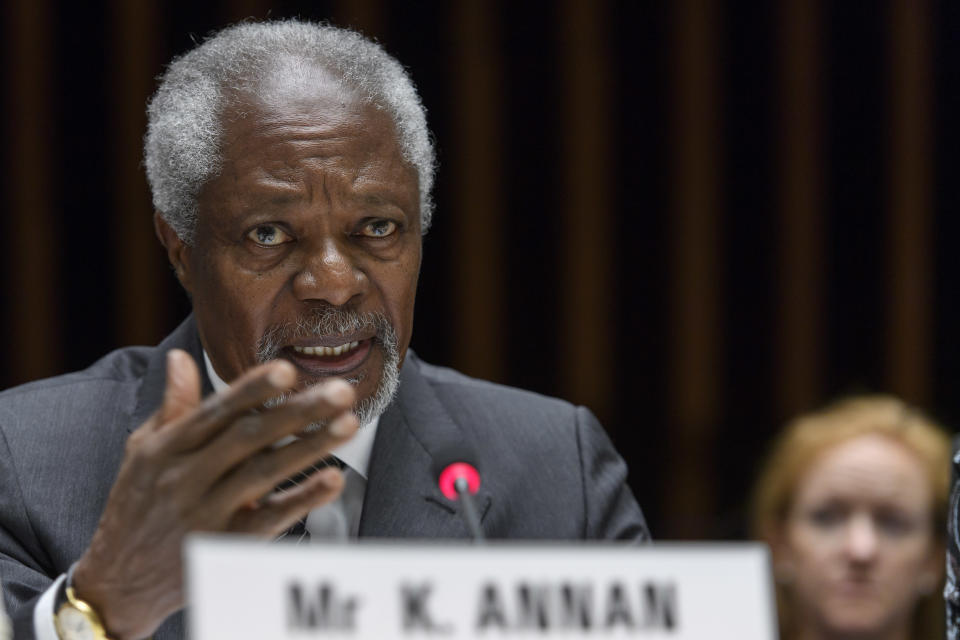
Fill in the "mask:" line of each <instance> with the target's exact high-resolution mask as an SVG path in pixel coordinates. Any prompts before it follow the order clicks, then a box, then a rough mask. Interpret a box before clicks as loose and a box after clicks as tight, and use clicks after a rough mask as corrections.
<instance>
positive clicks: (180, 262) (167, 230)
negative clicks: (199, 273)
mask: <svg viewBox="0 0 960 640" xmlns="http://www.w3.org/2000/svg"><path fill="white" fill-rule="evenodd" d="M153 228H154V230H155V231H156V232H157V238H158V239H159V240H160V244H162V245H163V247H164V248H165V249H166V250H167V259H168V260H170V266H171V267H173V271H174V273H176V274H177V280H179V281H180V284H181V285H183V288H184V289H186V290H187V293H189V294H192V293H193V291H192V289H191V282H190V269H189V266H190V261H189V258H190V245H188V244H187V243H185V242H184V241H183V240H182V239H181V238H180V236H179V235H177V232H176V231H174V230H173V227H171V226H170V224H169V223H168V222H167V221H166V220H164V219H163V216H162V215H160V212H159V211H156V212H154V214H153Z"/></svg>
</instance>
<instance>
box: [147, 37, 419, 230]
mask: <svg viewBox="0 0 960 640" xmlns="http://www.w3.org/2000/svg"><path fill="white" fill-rule="evenodd" d="M303 62H308V63H312V64H316V65H318V66H320V67H321V68H322V69H324V70H326V71H328V72H330V73H332V74H333V75H335V76H336V77H337V78H339V79H341V81H342V82H343V83H344V85H346V87H348V88H349V89H352V90H353V92H355V93H356V94H357V95H358V96H360V99H361V100H363V101H364V102H366V103H368V104H372V105H374V106H375V107H377V108H379V109H383V110H384V111H385V112H386V113H388V114H389V115H390V117H391V118H392V119H393V122H394V125H395V128H396V132H397V138H398V143H399V145H400V151H401V153H402V154H403V157H404V159H405V160H406V161H407V162H409V163H410V164H411V165H412V166H413V167H414V168H415V169H416V171H417V176H418V179H419V188H420V220H421V229H422V231H423V233H426V231H427V229H428V228H429V226H430V219H431V216H432V214H433V201H432V199H431V189H432V187H433V177H434V172H435V170H436V166H435V154H434V149H433V142H432V140H431V137H430V132H429V130H428V129H427V116H426V110H425V109H424V107H423V104H422V102H421V100H420V96H419V95H418V94H417V90H416V89H415V88H414V85H413V81H412V80H411V78H410V76H409V75H408V74H407V72H406V70H405V69H404V68H403V66H402V65H401V64H400V63H399V62H398V61H397V60H396V59H394V58H393V57H391V56H390V55H389V54H388V53H387V52H386V51H384V49H383V47H381V46H380V45H379V44H377V43H376V42H373V41H371V40H368V39H367V38H365V37H363V36H362V35H360V34H359V33H357V32H355V31H350V30H348V29H341V28H338V27H334V26H331V25H329V24H324V23H314V22H305V21H301V20H283V21H270V22H246V23H241V24H237V25H233V26H230V27H227V28H225V29H223V30H222V31H219V32H217V33H215V34H213V35H212V36H210V37H209V38H208V39H207V40H206V41H204V42H203V43H202V44H201V45H199V46H198V47H196V48H195V49H193V50H191V51H189V52H188V53H186V54H184V55H183V56H180V57H179V58H176V59H174V60H173V61H172V62H171V63H170V66H169V67H168V68H167V70H166V72H165V73H164V74H163V75H162V77H161V79H160V86H159V88H158V89H157V92H156V93H155V94H154V96H153V97H152V98H151V100H150V103H149V105H148V106H147V117H148V124H147V134H146V137H145V139H144V163H145V165H146V169H147V180H148V182H149V183H150V190H151V192H152V194H153V206H154V207H155V208H156V210H157V211H158V212H159V213H160V215H161V216H163V218H164V220H166V222H167V223H168V224H169V225H170V226H171V227H172V228H173V230H174V231H176V233H177V235H178V236H179V237H180V238H181V239H182V240H183V241H184V242H187V243H188V244H189V243H191V242H192V240H193V234H194V231H195V228H196V223H197V198H198V196H199V193H200V189H201V188H202V187H203V185H204V184H205V183H206V182H207V181H208V180H210V179H211V178H213V177H215V176H216V175H217V174H218V173H219V171H220V167H221V159H220V136H221V132H222V124H221V117H222V115H223V113H224V111H225V110H226V108H227V107H229V106H231V105H230V97H231V96H236V95H238V93H239V94H243V93H247V92H251V91H253V92H255V91H257V89H258V88H259V87H260V86H261V85H262V81H263V80H265V79H266V78H267V77H268V75H270V74H276V73H277V71H278V66H282V65H284V64H301V63H303Z"/></svg>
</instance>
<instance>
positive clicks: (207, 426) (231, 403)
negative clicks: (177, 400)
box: [167, 360, 297, 451]
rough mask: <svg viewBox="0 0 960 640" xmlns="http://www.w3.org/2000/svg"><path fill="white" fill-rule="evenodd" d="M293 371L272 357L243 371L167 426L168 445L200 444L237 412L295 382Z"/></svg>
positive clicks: (176, 448) (177, 448)
mask: <svg viewBox="0 0 960 640" xmlns="http://www.w3.org/2000/svg"><path fill="white" fill-rule="evenodd" d="M296 381H297V371H296V369H295V368H294V366H293V365H292V364H290V363H289V362H287V361H285V360H274V361H272V362H268V363H266V364H263V365H260V366H258V367H255V368H253V369H251V370H250V371H247V372H246V373H244V374H243V375H242V376H240V378H239V379H238V380H237V381H236V382H234V383H233V384H231V385H230V387H229V388H227V389H224V390H223V391H220V392H219V393H216V394H213V395H212V396H209V397H208V398H206V399H205V400H204V401H203V402H202V403H201V404H200V405H199V406H198V407H196V408H195V409H194V410H193V411H191V412H190V413H188V414H186V415H183V416H181V417H180V418H179V419H178V420H176V421H175V422H174V423H173V424H172V425H170V426H169V427H167V429H169V442H168V447H169V448H170V449H173V450H174V451H189V450H192V449H196V448H198V447H201V446H203V445H204V444H205V443H207V442H208V441H210V440H211V439H212V438H213V437H215V436H216V435H217V434H218V433H220V431H222V430H223V429H224V428H226V427H227V426H229V425H231V424H232V423H233V421H234V420H236V419H237V418H238V417H239V416H240V415H242V414H244V413H247V412H249V411H250V410H252V409H257V408H261V407H262V406H263V404H264V403H265V402H266V401H267V400H270V399H271V398H273V397H276V396H277V395H279V394H280V393H282V392H284V391H287V390H289V389H290V388H291V387H293V385H294V384H296Z"/></svg>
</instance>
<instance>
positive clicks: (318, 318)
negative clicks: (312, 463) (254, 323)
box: [257, 305, 400, 431]
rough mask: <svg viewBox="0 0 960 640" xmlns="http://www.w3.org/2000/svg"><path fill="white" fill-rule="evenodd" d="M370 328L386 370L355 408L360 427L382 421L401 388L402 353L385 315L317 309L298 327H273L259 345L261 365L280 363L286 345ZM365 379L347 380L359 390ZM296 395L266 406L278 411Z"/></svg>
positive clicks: (315, 425) (321, 424) (314, 427)
mask: <svg viewBox="0 0 960 640" xmlns="http://www.w3.org/2000/svg"><path fill="white" fill-rule="evenodd" d="M370 328H373V329H374V330H375V332H376V333H375V337H374V340H373V345H372V347H373V348H376V347H379V348H380V350H381V352H382V353H383V370H382V371H381V372H380V382H379V383H378V384H377V388H376V389H375V390H374V392H373V393H372V394H371V395H369V396H367V397H366V398H361V399H360V401H359V402H357V404H356V405H354V408H353V412H354V413H355V414H356V415H357V419H358V420H359V422H360V426H361V427H363V426H364V425H367V424H370V423H371V422H373V421H374V420H375V419H376V418H379V417H380V415H382V414H383V412H384V411H386V410H387V407H388V406H390V403H391V402H393V398H394V397H395V396H396V394H397V388H398V387H399V386H400V350H399V348H398V346H397V333H396V331H394V329H393V325H391V324H390V321H389V320H388V319H387V317H386V316H385V315H383V314H382V313H372V312H367V313H358V312H356V311H350V310H348V309H343V308H340V307H334V306H331V305H324V306H322V307H317V308H315V309H314V310H313V311H312V312H311V313H310V314H309V315H308V316H306V317H304V318H300V319H299V320H298V321H297V323H296V324H292V323H291V324H283V325H272V326H271V327H269V328H268V329H267V332H266V333H265V334H264V335H263V337H262V338H260V341H259V342H258V343H257V361H258V362H261V363H263V362H269V361H271V360H276V359H277V358H279V357H280V350H281V349H282V347H283V345H285V344H290V343H291V342H292V341H293V340H295V339H298V338H301V339H302V338H309V337H314V336H317V337H319V336H331V335H345V334H350V333H354V332H357V331H365V330H369V329H370ZM363 377H364V376H362V375H361V376H358V377H352V378H345V380H346V381H347V382H349V383H350V384H351V385H353V386H356V385H357V384H359V383H360V381H361V380H362V379H363ZM292 395H293V392H288V393H285V394H282V395H279V396H277V397H275V398H271V399H270V400H268V401H267V402H266V403H265V404H266V406H267V407H278V406H280V405H282V404H284V403H285V402H286V401H287V399H288V398H290V397H291V396H292ZM326 423H327V421H325V420H324V421H321V422H315V423H313V424H310V425H308V426H307V428H306V429H305V431H316V430H318V429H322V428H323V427H324V426H326Z"/></svg>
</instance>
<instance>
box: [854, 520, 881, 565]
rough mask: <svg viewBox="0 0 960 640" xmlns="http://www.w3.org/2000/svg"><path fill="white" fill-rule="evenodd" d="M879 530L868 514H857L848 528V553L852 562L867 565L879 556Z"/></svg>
mask: <svg viewBox="0 0 960 640" xmlns="http://www.w3.org/2000/svg"><path fill="white" fill-rule="evenodd" d="M877 544H878V540H877V528H876V526H875V525H874V522H873V518H871V517H870V516H869V515H868V514H856V515H855V516H853V518H851V520H850V523H849V525H848V527H847V537H846V551H847V554H848V555H849V557H850V559H851V560H854V561H857V562H861V563H867V562H870V561H871V560H873V558H874V556H876V554H877Z"/></svg>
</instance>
